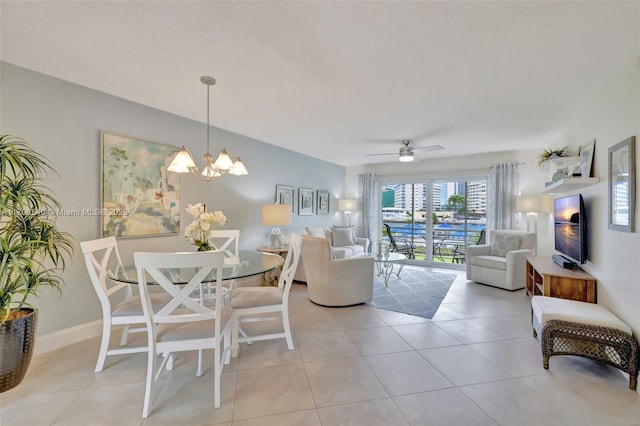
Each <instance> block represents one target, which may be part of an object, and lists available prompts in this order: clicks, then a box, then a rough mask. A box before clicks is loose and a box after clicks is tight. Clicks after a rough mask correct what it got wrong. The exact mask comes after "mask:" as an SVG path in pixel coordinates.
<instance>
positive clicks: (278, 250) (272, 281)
mask: <svg viewBox="0 0 640 426" xmlns="http://www.w3.org/2000/svg"><path fill="white" fill-rule="evenodd" d="M256 251H259V252H262V253H270V254H276V255H278V256H280V257H282V258H283V259H284V258H286V257H287V254H288V253H289V246H288V245H287V246H282V247H273V248H271V247H267V246H261V247H257V248H256ZM281 270H282V269H281V267H280V268H276V269H274V270H273V271H271V273H269V275H268V276H267V274H265V275H264V276H263V277H262V284H263V285H267V286H269V285H270V286H277V285H278V277H280V271H281Z"/></svg>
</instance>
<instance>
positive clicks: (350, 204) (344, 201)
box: [338, 198, 358, 212]
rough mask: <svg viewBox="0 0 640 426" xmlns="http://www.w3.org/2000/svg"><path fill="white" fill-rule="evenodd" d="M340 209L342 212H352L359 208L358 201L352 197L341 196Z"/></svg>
mask: <svg viewBox="0 0 640 426" xmlns="http://www.w3.org/2000/svg"><path fill="white" fill-rule="evenodd" d="M338 210H339V211H341V212H352V211H355V210H358V202H357V201H356V200H352V199H350V198H340V199H339V200H338Z"/></svg>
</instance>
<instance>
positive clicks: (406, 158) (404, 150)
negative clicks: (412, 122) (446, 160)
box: [366, 139, 444, 163]
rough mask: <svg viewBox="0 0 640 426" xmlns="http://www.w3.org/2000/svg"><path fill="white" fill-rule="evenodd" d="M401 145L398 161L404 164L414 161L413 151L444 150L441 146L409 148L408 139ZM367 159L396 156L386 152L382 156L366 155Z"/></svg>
mask: <svg viewBox="0 0 640 426" xmlns="http://www.w3.org/2000/svg"><path fill="white" fill-rule="evenodd" d="M402 145H403V146H401V147H400V152H399V157H398V160H400V161H401V162H403V163H406V162H410V161H413V160H414V151H417V150H421V151H424V152H429V151H440V150H441V149H444V147H443V146H441V145H430V146H423V147H419V148H414V147H412V146H411V141H410V140H409V139H405V140H403V141H402ZM366 155H367V157H373V156H376V155H396V153H395V152H386V153H384V154H366Z"/></svg>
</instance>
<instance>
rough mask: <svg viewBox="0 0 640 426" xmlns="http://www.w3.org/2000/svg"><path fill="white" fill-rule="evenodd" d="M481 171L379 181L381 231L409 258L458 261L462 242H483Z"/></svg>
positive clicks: (447, 263)
mask: <svg viewBox="0 0 640 426" xmlns="http://www.w3.org/2000/svg"><path fill="white" fill-rule="evenodd" d="M486 192H487V180H486V178H485V177H481V178H473V179H469V178H466V179H461V178H457V179H445V178H441V179H425V180H424V181H418V180H412V181H399V182H389V183H384V184H383V185H382V196H381V200H382V214H381V218H382V223H381V228H382V236H383V242H384V243H386V244H389V245H390V246H391V247H392V248H391V249H392V250H397V251H399V252H402V253H405V254H406V255H407V257H408V258H409V261H408V262H409V263H417V264H424V265H434V266H449V267H462V266H463V265H464V263H465V248H466V246H468V245H470V244H478V243H483V242H484V235H485V227H486Z"/></svg>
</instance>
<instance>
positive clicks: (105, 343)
mask: <svg viewBox="0 0 640 426" xmlns="http://www.w3.org/2000/svg"><path fill="white" fill-rule="evenodd" d="M109 340H111V321H110V320H109V319H108V318H103V319H102V341H101V342H100V352H99V353H98V362H97V363H96V369H95V372H96V373H99V372H101V371H102V369H103V368H104V362H105V360H106V359H107V351H108V350H109Z"/></svg>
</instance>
